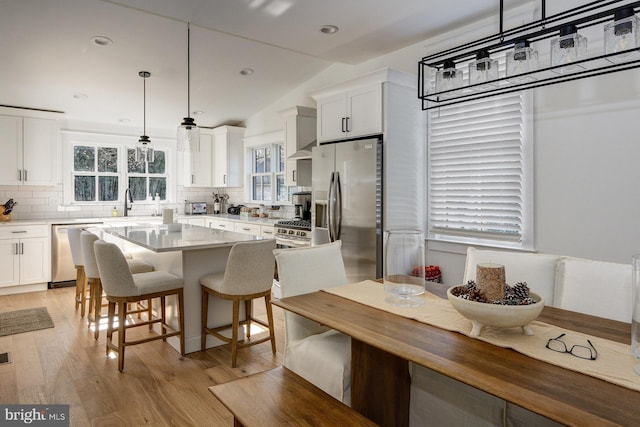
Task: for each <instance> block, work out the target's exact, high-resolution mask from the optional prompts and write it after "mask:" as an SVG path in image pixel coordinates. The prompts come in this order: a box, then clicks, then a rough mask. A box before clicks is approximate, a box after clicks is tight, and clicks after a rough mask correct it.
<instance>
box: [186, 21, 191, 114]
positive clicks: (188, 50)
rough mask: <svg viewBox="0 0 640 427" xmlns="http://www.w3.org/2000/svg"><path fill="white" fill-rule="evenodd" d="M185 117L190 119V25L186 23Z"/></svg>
mask: <svg viewBox="0 0 640 427" xmlns="http://www.w3.org/2000/svg"><path fill="white" fill-rule="evenodd" d="M187 117H191V23H189V22H187Z"/></svg>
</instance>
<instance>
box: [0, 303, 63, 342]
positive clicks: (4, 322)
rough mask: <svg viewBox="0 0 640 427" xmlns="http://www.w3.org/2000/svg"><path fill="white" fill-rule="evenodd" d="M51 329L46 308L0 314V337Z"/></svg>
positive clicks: (51, 322) (51, 324)
mask: <svg viewBox="0 0 640 427" xmlns="http://www.w3.org/2000/svg"><path fill="white" fill-rule="evenodd" d="M53 327H54V325H53V320H51V316H49V312H48V311H47V308H46V307H38V308H27V309H25V310H16V311H7V312H4V313H0V337H3V336H5V335H12V334H21V333H23V332H31V331H37V330H39V329H47V328H53Z"/></svg>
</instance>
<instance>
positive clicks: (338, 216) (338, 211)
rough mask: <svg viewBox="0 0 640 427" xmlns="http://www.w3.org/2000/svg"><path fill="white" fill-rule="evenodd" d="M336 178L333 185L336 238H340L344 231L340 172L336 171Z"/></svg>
mask: <svg viewBox="0 0 640 427" xmlns="http://www.w3.org/2000/svg"><path fill="white" fill-rule="evenodd" d="M335 174H336V179H335V183H334V185H333V187H334V188H333V192H334V195H335V202H336V205H335V214H334V215H335V216H334V219H335V227H334V228H335V232H334V234H335V237H336V238H335V240H340V232H341V231H342V186H341V185H340V172H336V173H335Z"/></svg>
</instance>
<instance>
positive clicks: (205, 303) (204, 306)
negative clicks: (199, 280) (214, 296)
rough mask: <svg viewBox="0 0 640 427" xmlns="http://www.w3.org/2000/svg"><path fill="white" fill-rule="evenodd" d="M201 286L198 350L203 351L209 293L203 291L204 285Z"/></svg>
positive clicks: (205, 341)
mask: <svg viewBox="0 0 640 427" xmlns="http://www.w3.org/2000/svg"><path fill="white" fill-rule="evenodd" d="M201 288H202V307H201V309H202V310H201V321H200V325H201V326H202V327H201V328H200V329H201V331H200V332H201V336H200V350H201V351H204V350H205V347H206V345H207V333H206V332H205V329H206V327H207V315H208V313H209V294H208V293H207V291H205V287H204V286H201Z"/></svg>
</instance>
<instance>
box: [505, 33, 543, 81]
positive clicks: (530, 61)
mask: <svg viewBox="0 0 640 427" xmlns="http://www.w3.org/2000/svg"><path fill="white" fill-rule="evenodd" d="M537 69H538V51H537V50H534V49H533V48H531V47H529V42H528V41H527V40H521V41H519V42H517V43H516V44H515V46H514V49H513V51H511V52H509V53H508V55H507V77H509V81H511V82H513V83H522V82H529V81H533V80H535V77H533V75H532V74H529V75H524V76H523V75H522V74H524V73H530V72H532V71H535V70H537Z"/></svg>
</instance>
